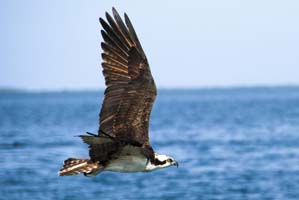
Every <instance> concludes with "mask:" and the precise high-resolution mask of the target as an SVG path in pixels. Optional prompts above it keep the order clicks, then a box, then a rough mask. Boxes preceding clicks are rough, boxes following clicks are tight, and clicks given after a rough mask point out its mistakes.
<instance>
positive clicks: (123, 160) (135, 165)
mask: <svg viewBox="0 0 299 200" xmlns="http://www.w3.org/2000/svg"><path fill="white" fill-rule="evenodd" d="M146 164H147V158H146V157H144V156H136V155H123V156H120V157H118V158H117V159H115V160H111V161H110V162H109V163H108V165H107V166H106V167H105V170H107V171H115V172H143V171H145V168H146Z"/></svg>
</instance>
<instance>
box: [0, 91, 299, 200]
mask: <svg viewBox="0 0 299 200" xmlns="http://www.w3.org/2000/svg"><path fill="white" fill-rule="evenodd" d="M101 101H102V91H98V92H64V93H63V92H60V93H59V92H56V93H55V92H52V93H11V94H0V199H3V200H23V199H26V200H27V199H28V200H29V199H30V200H38V199H42V200H50V199H55V200H56V199H57V200H60V199H64V200H67V199H68V200H79V199H80V200H81V199H85V200H87V199H88V200H93V199H180V200H181V199H190V200H192V199H205V200H206V199H229V200H235V199H236V200H240V199H294V200H295V199H296V200H297V199H299V87H284V88H247V89H206V90H185V91H184V90H162V91H161V90H160V91H159V95H158V97H157V101H156V104H155V106H154V109H153V112H152V116H151V126H150V132H151V133H150V136H151V143H152V145H153V147H154V149H155V150H156V151H157V152H159V153H164V154H169V155H171V156H173V157H174V158H176V160H178V161H179V163H180V167H179V168H175V167H171V168H168V169H163V170H160V171H155V172H152V173H135V174H133V173H132V174H130V173H113V172H104V173H102V174H100V175H98V176H97V177H95V178H87V177H84V176H83V175H78V176H71V177H59V176H58V175H57V171H58V169H59V168H60V167H61V165H62V162H63V160H64V159H65V158H67V157H86V156H88V153H87V152H88V151H87V146H86V145H85V144H83V143H81V141H80V140H79V138H77V137H73V136H75V135H78V134H82V133H84V132H85V131H90V132H96V130H97V129H98V112H99V110H100V105H101Z"/></svg>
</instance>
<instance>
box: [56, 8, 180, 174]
mask: <svg viewBox="0 0 299 200" xmlns="http://www.w3.org/2000/svg"><path fill="white" fill-rule="evenodd" d="M112 12H113V17H114V18H112V17H111V16H110V15H109V14H108V13H107V12H106V18H107V22H106V21H105V20H103V19H102V18H100V23H101V25H102V27H103V29H104V30H101V34H102V37H103V40H104V42H102V43H101V47H102V50H103V53H102V59H103V62H102V67H103V74H104V77H105V82H106V89H105V93H104V100H103V104H102V108H101V112H100V115H99V117H100V120H99V124H100V127H99V130H98V134H92V133H88V132H87V135H80V137H81V138H82V140H83V142H85V143H87V144H88V145H89V156H90V159H85V158H69V159H67V160H65V161H64V165H63V167H62V169H60V171H59V175H60V176H67V175H74V174H79V173H84V175H86V176H95V175H97V174H98V173H100V172H102V171H115V172H149V171H153V170H157V169H161V168H165V167H169V166H173V165H174V166H178V163H177V162H176V161H175V160H174V159H173V158H172V157H169V156H166V155H161V154H158V153H155V152H154V150H153V148H152V147H151V145H150V142H149V136H148V128H149V118H150V113H151V110H152V106H153V103H154V101H155V97H156V95H157V89H156V86H155V82H154V79H153V77H152V74H151V71H150V68H149V64H148V61H147V58H146V56H145V54H144V52H143V49H142V47H141V44H140V42H139V40H138V38H137V35H136V33H135V30H134V28H133V25H132V23H131V21H130V19H129V17H128V16H127V15H126V14H125V15H124V17H125V23H124V22H123V21H122V19H121V17H120V16H119V14H118V12H117V11H116V10H115V9H114V8H112Z"/></svg>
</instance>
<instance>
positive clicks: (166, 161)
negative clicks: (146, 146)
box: [146, 153, 179, 171]
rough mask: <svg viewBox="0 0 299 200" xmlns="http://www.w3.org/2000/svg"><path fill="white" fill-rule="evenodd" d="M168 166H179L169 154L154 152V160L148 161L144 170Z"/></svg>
mask: <svg viewBox="0 0 299 200" xmlns="http://www.w3.org/2000/svg"><path fill="white" fill-rule="evenodd" d="M170 166H176V167H179V163H178V162H177V161H176V160H175V159H174V158H172V157H170V156H167V155H162V154H157V153H155V157H154V160H153V161H150V162H149V163H148V165H147V166H146V171H153V170H156V169H161V168H166V167H170Z"/></svg>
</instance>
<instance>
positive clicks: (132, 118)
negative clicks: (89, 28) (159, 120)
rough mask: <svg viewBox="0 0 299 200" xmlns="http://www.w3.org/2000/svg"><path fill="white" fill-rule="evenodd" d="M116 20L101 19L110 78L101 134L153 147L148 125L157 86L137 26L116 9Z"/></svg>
mask: <svg viewBox="0 0 299 200" xmlns="http://www.w3.org/2000/svg"><path fill="white" fill-rule="evenodd" d="M112 11H113V16H114V19H113V18H112V17H111V16H110V15H109V14H108V13H106V18H107V22H106V21H105V20H103V19H102V18H100V23H101V24H102V27H103V29H104V30H102V32H101V33H102V36H103V39H104V42H103V43H102V44H101V46H102V49H103V51H104V52H103V53H102V58H103V62H102V67H103V74H104V76H105V81H106V86H107V88H106V90H105V97H104V101H103V105H102V109H101V112H100V129H99V135H100V134H102V133H103V132H104V133H106V134H108V135H110V136H112V137H115V138H116V139H120V140H124V141H128V142H136V143H138V144H140V145H143V146H144V147H145V146H147V147H150V144H149V136H148V127H149V118H150V113H151V110H152V106H153V103H154V101H155V97H156V86H155V83H154V80H153V77H152V75H151V72H150V68H149V65H148V62H147V59H146V56H145V54H144V52H143V50H142V47H141V45H140V42H139V40H138V38H137V35H136V33H135V31H134V28H133V26H132V24H131V22H130V20H129V18H128V16H127V15H126V14H125V24H124V22H123V21H122V19H121V18H120V16H119V14H118V13H117V11H116V10H115V9H114V8H113V9H112Z"/></svg>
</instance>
